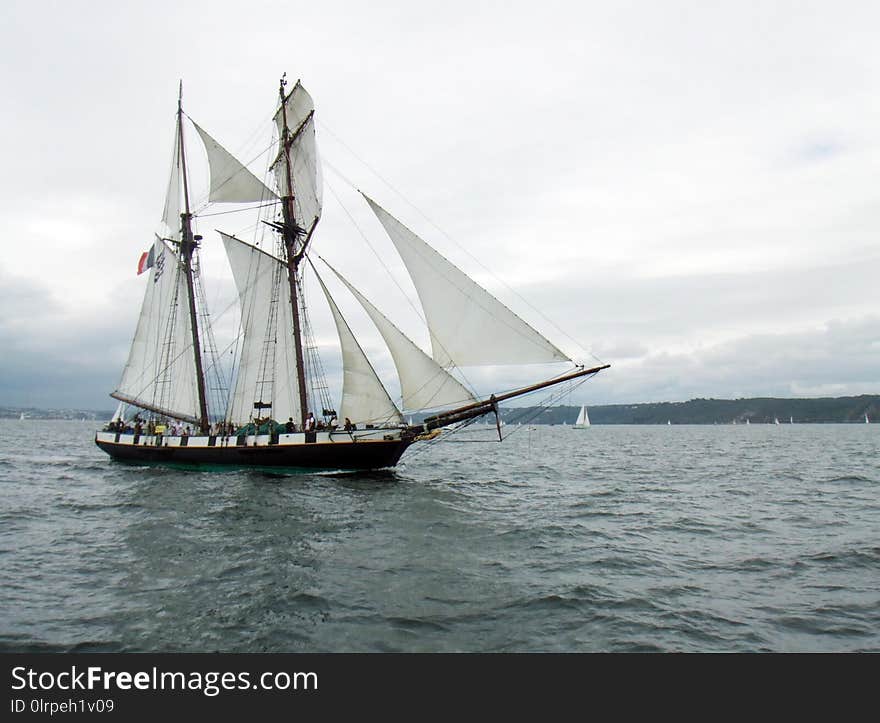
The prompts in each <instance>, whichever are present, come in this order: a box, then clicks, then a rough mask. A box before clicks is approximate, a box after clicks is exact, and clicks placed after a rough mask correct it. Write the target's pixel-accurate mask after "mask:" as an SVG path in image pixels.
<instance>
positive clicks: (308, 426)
mask: <svg viewBox="0 0 880 723" xmlns="http://www.w3.org/2000/svg"><path fill="white" fill-rule="evenodd" d="M304 428H305V430H306V432H314V431H315V415H314V414H312V413H311V412H309V413H308V416H306V422H305V425H304Z"/></svg>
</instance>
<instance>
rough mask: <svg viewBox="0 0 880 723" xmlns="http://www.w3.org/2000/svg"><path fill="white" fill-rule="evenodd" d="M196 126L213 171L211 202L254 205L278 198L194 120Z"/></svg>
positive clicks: (209, 197)
mask: <svg viewBox="0 0 880 723" xmlns="http://www.w3.org/2000/svg"><path fill="white" fill-rule="evenodd" d="M190 120H192V119H190ZM193 125H194V126H195V127H196V130H197V131H198V132H199V135H200V136H201V137H202V142H203V143H204V144H205V151H206V152H207V154H208V165H209V166H210V168H211V190H210V194H209V196H208V200H210V201H216V202H220V203H251V202H253V201H266V200H268V199H270V198H271V199H274V198H277V196H276V195H275V193H274V192H273V191H272V190H270V189H269V188H267V187H266V186H265V185H264V184H263V182H262V181H261V180H260V179H259V178H257V177H256V176H255V175H254V174H253V173H251V172H250V171H249V170H248V169H247V168H246V167H245V166H244V165H243V164H242V163H241V162H240V161H239V160H238V159H237V158H236V157H235V156H233V155H232V154H231V153H229V151H227V150H226V149H225V148H224V147H223V146H221V145H220V144H219V143H218V142H217V141H215V140H214V139H213V138H212V137H211V136H210V135H208V133H207V132H206V131H205V129H204V128H202V127H201V126H200V125H199V124H198V123H196V122H195V121H193Z"/></svg>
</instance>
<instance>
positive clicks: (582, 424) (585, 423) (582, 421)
mask: <svg viewBox="0 0 880 723" xmlns="http://www.w3.org/2000/svg"><path fill="white" fill-rule="evenodd" d="M589 426H590V415H589V413H588V412H587V408H586V406H582V407H581V411H580V412H579V413H578V417H577V420H576V421H575V423H574V425H573V426H572V429H586V428H587V427H589Z"/></svg>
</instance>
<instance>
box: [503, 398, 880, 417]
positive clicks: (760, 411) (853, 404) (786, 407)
mask: <svg viewBox="0 0 880 723" xmlns="http://www.w3.org/2000/svg"><path fill="white" fill-rule="evenodd" d="M587 409H588V411H589V413H590V422H592V423H593V424H666V422H667V421H668V422H671V423H672V424H732V423H733V422H734V421H735V422H736V423H737V424H745V422H746V420H749V421H750V422H751V423H752V424H772V423H773V421H774V420H775V419H778V420H779V422H780V424H782V423H788V422H789V420H793V421H794V422H795V423H813V424H816V423H838V424H842V423H848V422H862V423H864V421H865V414H867V415H868V418H869V419H870V420H871V421H872V422H874V421H876V422H880V395H876V394H863V395H861V396H858V397H833V398H832V397H827V398H818V399H779V398H775V397H758V398H753V399H691V400H690V401H687V402H657V403H650V404H610V405H597V406H594V407H593V406H588V407H587ZM578 411H580V407H579V406H578V407H549V408H547V409H541V408H540V407H508V408H504V409H502V417H503V419H504V421H505V422H506V423H508V424H510V423H511V422H512V423H516V422H523V423H525V422H527V421H528V422H529V423H531V424H563V423H565V424H574V421H575V419H577V415H578Z"/></svg>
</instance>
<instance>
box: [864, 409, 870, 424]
mask: <svg viewBox="0 0 880 723" xmlns="http://www.w3.org/2000/svg"><path fill="white" fill-rule="evenodd" d="M870 423H871V421H870V420H869V419H868V413H867V412H865V424H870Z"/></svg>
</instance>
